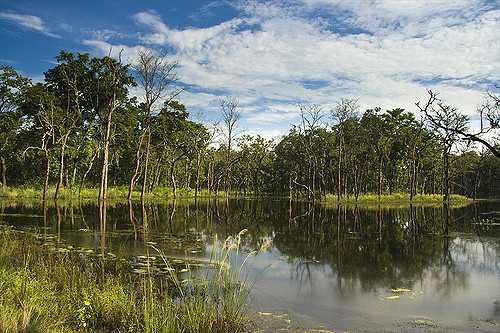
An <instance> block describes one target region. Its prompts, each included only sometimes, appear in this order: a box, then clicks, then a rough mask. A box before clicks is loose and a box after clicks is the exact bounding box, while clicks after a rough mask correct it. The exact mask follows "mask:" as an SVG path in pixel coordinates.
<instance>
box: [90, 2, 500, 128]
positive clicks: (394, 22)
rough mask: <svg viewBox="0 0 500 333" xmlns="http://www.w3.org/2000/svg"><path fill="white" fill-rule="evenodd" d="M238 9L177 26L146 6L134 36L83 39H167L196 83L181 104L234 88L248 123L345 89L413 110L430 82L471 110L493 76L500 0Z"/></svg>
mask: <svg viewBox="0 0 500 333" xmlns="http://www.w3.org/2000/svg"><path fill="white" fill-rule="evenodd" d="M237 8H239V9H240V11H241V15H239V17H235V18H232V19H229V20H227V21H225V22H222V23H219V24H217V25H214V26H212V27H207V28H195V27H186V28H182V29H179V28H177V29H173V28H170V27H169V25H168V22H165V21H164V20H163V19H162V18H161V16H160V15H159V14H158V13H156V12H152V11H144V12H140V13H137V14H135V15H134V17H133V19H134V20H135V22H136V23H137V24H138V26H139V27H140V28H143V29H145V30H146V31H143V32H142V33H141V37H140V41H139V45H134V46H125V45H112V44H111V43H110V42H102V41H86V42H85V43H86V44H87V45H91V46H93V47H95V48H97V49H99V50H101V51H103V50H105V49H108V50H109V48H110V47H111V46H112V47H113V48H114V49H120V48H124V49H125V50H127V52H130V54H131V55H132V54H133V53H134V52H135V51H137V50H138V49H140V48H142V47H150V48H155V47H157V46H161V47H164V46H169V47H171V48H172V50H173V54H172V57H175V58H178V59H179V60H180V62H181V66H180V67H179V76H180V78H181V80H182V81H183V82H184V83H185V84H187V85H189V86H193V87H196V90H197V91H201V92H202V93H201V94H200V98H196V97H195V96H196V94H197V93H192V94H190V95H189V98H188V100H187V101H186V104H187V105H188V106H192V107H195V108H197V109H203V108H206V109H207V110H213V109H214V107H215V106H214V102H213V101H214V99H216V97H217V95H219V94H228V95H233V96H237V97H239V98H240V100H241V101H242V106H243V108H244V109H246V112H245V113H244V116H245V117H246V123H247V124H248V126H249V130H250V131H256V130H258V129H259V126H260V127H261V128H264V127H265V128H266V130H271V129H272V130H273V131H275V130H276V128H277V126H275V127H274V128H272V127H271V128H270V127H269V125H270V124H277V123H279V122H280V121H281V124H285V123H286V124H289V123H291V122H293V121H294V119H295V118H294V116H293V113H289V112H288V113H287V112H283V110H280V106H282V105H289V106H290V108H295V105H296V103H299V102H300V103H318V104H322V105H325V106H326V107H328V105H333V103H334V102H335V101H336V100H338V99H339V98H341V97H345V96H351V97H358V98H359V101H360V104H361V105H362V106H363V107H366V108H368V107H374V106H381V107H382V108H393V107H404V108H406V109H408V110H411V111H415V107H414V102H415V101H416V100H418V99H424V98H425V97H426V96H425V94H426V89H429V88H432V89H434V90H436V91H439V92H440V93H441V95H442V97H443V98H444V99H446V100H447V102H449V103H450V104H453V105H454V106H456V107H458V108H459V109H460V110H462V111H463V112H465V113H468V114H472V113H473V112H474V110H475V106H476V104H477V103H479V102H480V101H481V95H482V93H483V92H484V91H485V90H486V89H488V88H491V87H492V85H493V84H494V83H495V82H498V80H499V77H500V63H499V62H498V59H499V58H500V40H499V39H498V35H500V28H499V25H500V9H499V8H495V6H492V5H491V4H489V3H487V2H484V1H482V0H458V1H445V0H421V1H420V0H419V1H410V0H408V1H390V0H370V1H339V0H297V1H290V2H283V1H259V2H255V1H250V2H249V1H245V2H240V3H238V6H237ZM318 12H320V13H321V15H319V14H318ZM340 26H342V28H343V29H340ZM346 26H347V27H348V28H347V29H345V27H346ZM143 45H145V46H143ZM131 58H133V57H132V56H131ZM319 83H320V84H319Z"/></svg>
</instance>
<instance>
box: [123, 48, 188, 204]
mask: <svg viewBox="0 0 500 333" xmlns="http://www.w3.org/2000/svg"><path fill="white" fill-rule="evenodd" d="M177 66H178V63H177V62H176V61H170V60H169V59H168V58H167V57H166V55H165V54H160V55H157V54H155V53H154V52H153V51H151V50H145V51H140V52H139V54H138V59H137V62H136V63H135V64H134V66H133V68H134V69H135V71H136V72H137V77H138V81H139V85H140V86H141V87H142V89H143V92H144V104H143V110H144V120H143V123H142V134H141V136H140V138H139V144H138V146H137V153H136V165H135V170H134V173H133V174H132V177H131V179H130V186H129V192H128V198H129V200H130V199H131V197H132V190H133V188H134V186H135V182H136V179H137V177H138V174H139V167H140V163H141V162H140V160H141V159H142V158H144V161H143V169H142V187H141V200H144V193H145V190H146V184H147V175H148V165H149V155H150V149H151V119H152V118H151V116H152V114H153V112H154V108H155V105H156V103H157V102H158V101H159V100H162V99H167V102H168V101H171V100H172V99H174V98H175V97H176V96H177V95H179V94H180V92H181V89H171V88H172V86H173V84H174V83H175V82H176V81H177V79H178V77H177V73H176V69H177ZM144 144H145V145H146V146H145V153H144V156H143V155H142V154H141V150H142V149H143V145H144Z"/></svg>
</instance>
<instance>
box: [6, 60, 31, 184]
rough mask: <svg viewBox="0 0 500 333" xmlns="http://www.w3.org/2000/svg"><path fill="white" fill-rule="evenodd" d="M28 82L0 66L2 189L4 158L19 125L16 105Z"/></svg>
mask: <svg viewBox="0 0 500 333" xmlns="http://www.w3.org/2000/svg"><path fill="white" fill-rule="evenodd" d="M29 84H30V80H29V79H27V78H25V77H23V76H21V75H19V74H18V73H17V72H16V70H15V69H14V68H12V67H9V66H1V67H0V163H1V166H0V172H1V178H0V186H1V188H2V189H4V190H5V188H6V187H7V161H6V159H7V158H8V157H9V156H10V157H12V156H11V151H12V142H13V140H14V139H15V136H16V133H17V131H18V128H19V126H20V125H21V121H20V115H19V113H18V112H17V107H18V104H19V102H20V98H22V93H23V89H24V88H26V87H27V86H28V85H29Z"/></svg>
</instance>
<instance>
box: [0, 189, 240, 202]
mask: <svg viewBox="0 0 500 333" xmlns="http://www.w3.org/2000/svg"><path fill="white" fill-rule="evenodd" d="M54 193H55V187H54V186H50V187H49V189H48V192H47V198H49V199H52V198H53V197H54ZM98 195H99V189H98V188H92V187H84V188H82V189H81V191H79V190H78V188H69V187H63V188H61V189H60V191H59V199H61V200H74V199H79V198H80V199H93V200H96V199H97V197H98ZM224 195H225V192H224V191H219V192H218V194H217V196H218V197H224ZM194 196H195V190H194V189H192V188H178V189H177V198H194ZM198 196H199V197H201V198H203V197H208V196H211V197H213V196H215V192H211V193H209V192H208V190H207V189H200V190H199V191H198ZM231 196H232V197H235V196H241V195H240V194H238V193H236V192H234V193H232V194H231ZM0 197H3V198H7V199H41V198H42V197H43V189H42V188H37V187H32V186H16V187H7V189H5V190H2V189H0ZM140 197H141V192H140V190H139V189H136V190H134V191H133V192H132V199H133V200H137V199H140ZM127 198H128V186H111V187H109V188H108V199H109V200H122V201H123V200H126V199H127ZM171 198H173V191H172V188H170V187H157V188H155V189H154V191H153V192H148V193H145V199H146V200H149V201H154V200H165V199H171Z"/></svg>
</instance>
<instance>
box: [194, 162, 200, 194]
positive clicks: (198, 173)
mask: <svg viewBox="0 0 500 333" xmlns="http://www.w3.org/2000/svg"><path fill="white" fill-rule="evenodd" d="M200 155H201V154H200V152H198V154H197V156H196V185H195V189H194V197H195V198H197V197H198V188H199V187H200V164H201V156H200Z"/></svg>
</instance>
